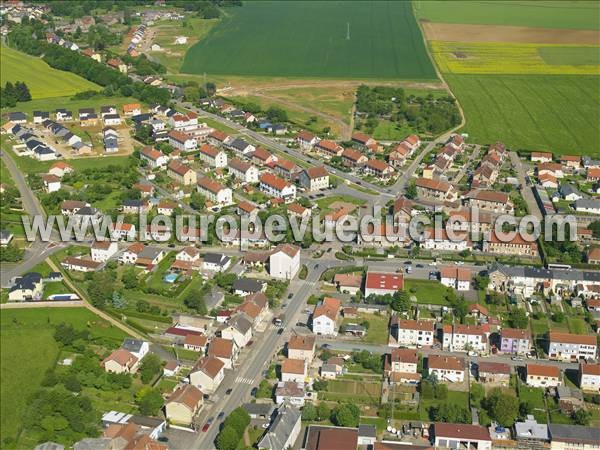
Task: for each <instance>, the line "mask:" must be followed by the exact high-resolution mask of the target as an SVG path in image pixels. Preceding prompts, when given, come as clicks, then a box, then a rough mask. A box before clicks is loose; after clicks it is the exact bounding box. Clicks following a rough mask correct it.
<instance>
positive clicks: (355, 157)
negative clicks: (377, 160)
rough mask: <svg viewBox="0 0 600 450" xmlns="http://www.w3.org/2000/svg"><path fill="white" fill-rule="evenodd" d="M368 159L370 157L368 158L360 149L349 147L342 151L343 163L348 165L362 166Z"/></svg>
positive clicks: (353, 166)
mask: <svg viewBox="0 0 600 450" xmlns="http://www.w3.org/2000/svg"><path fill="white" fill-rule="evenodd" d="M368 160H369V158H367V157H366V156H365V155H363V154H362V153H361V152H359V151H358V150H354V149H352V148H347V149H345V150H343V151H342V164H343V165H344V166H346V167H351V168H356V167H362V166H363V165H365V164H366V162H367V161H368Z"/></svg>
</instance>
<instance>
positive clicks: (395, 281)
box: [365, 272, 404, 291]
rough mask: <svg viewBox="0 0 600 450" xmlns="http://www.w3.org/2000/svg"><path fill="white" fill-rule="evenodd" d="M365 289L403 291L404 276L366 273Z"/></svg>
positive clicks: (399, 274)
mask: <svg viewBox="0 0 600 450" xmlns="http://www.w3.org/2000/svg"><path fill="white" fill-rule="evenodd" d="M365 287H366V288H367V289H386V290H393V291H399V290H401V289H404V275H402V274H401V273H383V272H367V280H366V282H365Z"/></svg>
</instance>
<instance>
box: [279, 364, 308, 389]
mask: <svg viewBox="0 0 600 450" xmlns="http://www.w3.org/2000/svg"><path fill="white" fill-rule="evenodd" d="M305 379H306V360H304V359H290V358H286V359H284V360H283V362H282V363H281V381H283V382H286V381H293V382H296V383H303V382H304V380H305Z"/></svg>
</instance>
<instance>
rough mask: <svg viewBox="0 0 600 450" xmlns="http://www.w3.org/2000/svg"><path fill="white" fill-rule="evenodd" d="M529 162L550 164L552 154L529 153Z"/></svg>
mask: <svg viewBox="0 0 600 450" xmlns="http://www.w3.org/2000/svg"><path fill="white" fill-rule="evenodd" d="M531 162H539V163H548V162H552V153H550V152H531Z"/></svg>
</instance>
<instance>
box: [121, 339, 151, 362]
mask: <svg viewBox="0 0 600 450" xmlns="http://www.w3.org/2000/svg"><path fill="white" fill-rule="evenodd" d="M121 348H124V349H125V350H127V351H128V352H129V353H131V354H132V355H133V356H135V357H136V358H137V359H139V360H140V361H141V360H142V359H143V358H144V356H146V355H147V354H148V353H149V352H150V344H149V343H148V341H143V340H141V339H131V338H126V339H124V340H123V343H122V344H121Z"/></svg>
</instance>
